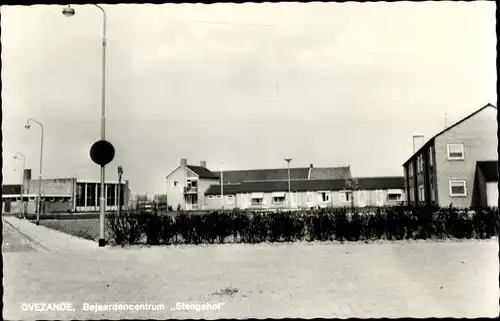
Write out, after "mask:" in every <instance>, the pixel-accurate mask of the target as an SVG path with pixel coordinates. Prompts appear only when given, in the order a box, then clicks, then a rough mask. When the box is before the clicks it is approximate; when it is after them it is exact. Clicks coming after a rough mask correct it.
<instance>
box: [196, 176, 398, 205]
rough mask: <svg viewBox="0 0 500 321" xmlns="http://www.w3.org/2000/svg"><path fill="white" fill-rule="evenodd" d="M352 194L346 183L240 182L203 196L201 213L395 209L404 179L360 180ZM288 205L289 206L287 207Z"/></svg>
mask: <svg viewBox="0 0 500 321" xmlns="http://www.w3.org/2000/svg"><path fill="white" fill-rule="evenodd" d="M357 182H358V187H357V189H356V190H354V191H352V190H350V189H349V188H348V185H347V184H346V180H345V179H323V180H319V179H312V180H308V179H303V180H292V181H290V192H291V193H290V196H289V197H290V198H288V181H284V180H280V181H278V180H276V181H260V182H242V183H240V184H231V185H225V186H223V196H222V195H221V186H220V185H213V186H211V187H210V188H209V189H208V190H207V191H206V192H205V204H204V209H213V210H215V209H221V208H222V197H224V209H235V208H238V209H254V210H258V209H286V208H289V207H290V208H292V209H311V208H327V207H330V208H342V207H351V206H354V207H356V208H368V207H384V206H395V205H398V204H401V203H402V202H403V201H404V178H403V177H402V176H401V177H362V178H357ZM289 202H290V203H289Z"/></svg>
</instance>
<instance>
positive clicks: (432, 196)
mask: <svg viewBox="0 0 500 321" xmlns="http://www.w3.org/2000/svg"><path fill="white" fill-rule="evenodd" d="M430 190H431V201H433V202H434V201H435V200H436V195H435V191H434V182H433V181H432V180H431V182H430Z"/></svg>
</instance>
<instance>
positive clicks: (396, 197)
mask: <svg viewBox="0 0 500 321" xmlns="http://www.w3.org/2000/svg"><path fill="white" fill-rule="evenodd" d="M402 198H403V195H402V194H401V192H388V194H387V200H388V201H401V199H402Z"/></svg>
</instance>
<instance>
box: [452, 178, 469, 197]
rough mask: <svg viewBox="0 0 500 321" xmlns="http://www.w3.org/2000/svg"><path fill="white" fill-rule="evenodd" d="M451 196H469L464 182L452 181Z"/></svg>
mask: <svg viewBox="0 0 500 321" xmlns="http://www.w3.org/2000/svg"><path fill="white" fill-rule="evenodd" d="M450 196H451V197H457V196H459V197H460V196H462V197H463V196H467V188H466V186H465V181H464V180H454V181H450Z"/></svg>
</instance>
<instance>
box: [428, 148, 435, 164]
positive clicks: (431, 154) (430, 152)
mask: <svg viewBox="0 0 500 321" xmlns="http://www.w3.org/2000/svg"><path fill="white" fill-rule="evenodd" d="M432 150H433V148H432V145H431V146H429V167H432V166H434V160H433V157H432V156H433V153H432Z"/></svg>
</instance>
